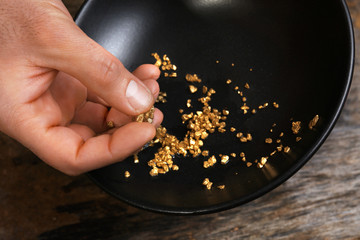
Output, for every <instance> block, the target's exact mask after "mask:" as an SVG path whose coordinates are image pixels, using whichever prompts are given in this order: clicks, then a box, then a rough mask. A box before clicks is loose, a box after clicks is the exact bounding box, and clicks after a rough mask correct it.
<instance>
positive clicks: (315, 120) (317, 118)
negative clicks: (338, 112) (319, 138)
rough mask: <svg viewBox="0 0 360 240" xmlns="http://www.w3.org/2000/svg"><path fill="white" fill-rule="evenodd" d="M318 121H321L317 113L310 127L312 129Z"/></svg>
mask: <svg viewBox="0 0 360 240" xmlns="http://www.w3.org/2000/svg"><path fill="white" fill-rule="evenodd" d="M318 121H319V115H315V117H314V118H313V119H311V121H310V122H309V129H310V130H312V129H313V128H314V127H315V125H316V124H317V122H318Z"/></svg>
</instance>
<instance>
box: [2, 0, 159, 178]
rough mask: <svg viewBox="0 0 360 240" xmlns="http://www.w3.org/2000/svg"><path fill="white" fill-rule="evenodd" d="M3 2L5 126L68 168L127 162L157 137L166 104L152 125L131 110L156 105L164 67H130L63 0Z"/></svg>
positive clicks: (74, 171) (75, 169)
mask: <svg viewBox="0 0 360 240" xmlns="http://www.w3.org/2000/svg"><path fill="white" fill-rule="evenodd" d="M0 6H1V7H0V101H1V105H0V130H1V131H2V132H4V133H6V134H8V135H9V136H11V137H13V138H15V139H16V140H18V141H19V142H20V143H22V144H23V145H24V146H26V147H28V148H29V149H30V150H31V151H33V152H34V153H35V154H36V155H38V156H39V157H40V158H41V159H42V160H44V161H45V162H46V163H48V164H49V165H51V166H53V167H54V168H56V169H58V170H60V171H62V172H64V173H66V174H69V175H77V174H81V173H83V172H86V171H89V170H93V169H96V168H99V167H103V166H105V165H108V164H111V163H114V162H117V161H120V160H122V159H124V158H126V157H127V156H129V155H131V154H132V153H134V152H136V151H137V150H138V149H139V148H141V147H142V146H143V145H144V144H145V143H147V142H148V141H150V140H151V139H152V138H153V137H154V135H155V131H156V127H157V126H158V125H159V124H160V123H161V121H162V118H163V116H162V113H161V112H160V111H159V110H156V111H155V117H154V121H153V124H149V123H136V122H132V121H131V116H135V115H138V114H139V113H142V112H145V111H147V110H149V109H150V108H151V106H152V105H153V104H154V99H155V98H156V97H157V95H158V92H159V86H158V84H157V82H156V80H157V78H158V77H159V75H160V71H159V69H158V68H157V67H155V66H153V65H142V66H140V67H139V68H137V69H136V70H135V71H134V72H133V74H132V73H130V72H128V71H127V70H126V69H125V68H124V66H123V65H122V64H121V62H120V61H119V60H118V59H116V58H115V57H114V56H113V55H111V54H110V53H109V52H107V51H106V50H105V49H103V48H102V47H101V46H100V45H98V44H97V43H96V42H94V41H93V40H91V39H90V38H89V37H87V36H86V35H85V34H84V33H83V32H82V31H81V30H80V29H79V28H78V27H77V26H76V24H75V23H74V21H73V20H72V18H71V16H70V14H69V13H68V11H67V9H66V7H65V6H64V5H63V4H62V2H61V1H60V0H52V1H48V0H27V1H23V0H0ZM110 106H111V109H110V110H108V109H109V107H110ZM107 121H112V122H114V123H115V128H114V129H110V130H109V129H108V128H107V126H106V122H107Z"/></svg>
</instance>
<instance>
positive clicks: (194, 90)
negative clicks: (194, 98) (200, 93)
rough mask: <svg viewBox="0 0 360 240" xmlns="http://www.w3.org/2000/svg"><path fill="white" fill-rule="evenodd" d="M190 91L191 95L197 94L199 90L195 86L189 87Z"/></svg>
mask: <svg viewBox="0 0 360 240" xmlns="http://www.w3.org/2000/svg"><path fill="white" fill-rule="evenodd" d="M189 90H190V92H191V93H195V92H196V91H197V90H198V89H197V87H195V86H194V85H189Z"/></svg>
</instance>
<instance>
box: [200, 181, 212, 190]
mask: <svg viewBox="0 0 360 240" xmlns="http://www.w3.org/2000/svg"><path fill="white" fill-rule="evenodd" d="M202 184H203V185H204V186H206V188H207V189H209V190H210V189H211V187H212V185H213V183H212V182H210V180H209V179H208V178H205V179H204V181H203V183H202Z"/></svg>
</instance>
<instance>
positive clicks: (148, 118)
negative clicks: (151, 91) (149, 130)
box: [135, 106, 155, 123]
mask: <svg viewBox="0 0 360 240" xmlns="http://www.w3.org/2000/svg"><path fill="white" fill-rule="evenodd" d="M154 112H155V108H154V106H152V107H151V108H150V110H149V111H148V112H146V113H141V114H139V115H138V116H136V117H135V121H136V122H148V123H152V122H153V119H154Z"/></svg>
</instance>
